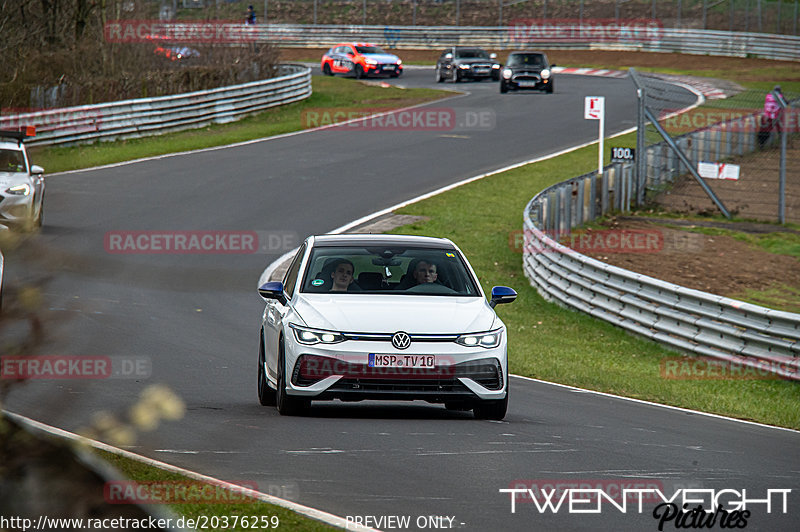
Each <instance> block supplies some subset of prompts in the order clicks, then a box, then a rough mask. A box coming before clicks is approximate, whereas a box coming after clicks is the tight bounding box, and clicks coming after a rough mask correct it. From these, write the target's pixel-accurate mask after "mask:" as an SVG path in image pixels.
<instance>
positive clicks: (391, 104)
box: [29, 76, 452, 173]
mask: <svg viewBox="0 0 800 532" xmlns="http://www.w3.org/2000/svg"><path fill="white" fill-rule="evenodd" d="M312 90H313V94H312V95H311V96H310V97H309V98H307V99H306V100H303V101H302V102H297V103H293V104H289V105H285V106H281V107H276V108H272V109H268V110H266V111H264V112H262V113H259V114H257V115H254V116H251V117H248V118H245V119H243V120H240V121H238V122H234V123H230V124H214V125H210V126H207V127H204V128H199V129H192V130H188V131H182V132H178V133H169V134H166V135H159V136H156V137H146V138H141V139H129V140H122V141H118V142H101V143H96V144H91V145H81V146H72V147H57V146H40V147H33V148H31V149H30V150H29V153H30V154H31V159H32V160H33V161H34V162H35V164H38V165H39V166H42V167H44V168H45V170H47V173H53V172H63V171H66V170H76V169H79V168H91V167H93V166H102V165H105V164H112V163H117V162H122V161H130V160H133V159H140V158H143V157H153V156H157V155H164V154H168V153H178V152H183V151H190V150H198V149H202V148H210V147H212V146H224V145H226V144H233V143H236V142H243V141H247V140H253V139H259V138H265V137H271V136H274V135H281V134H284V133H291V132H293V131H300V130H302V129H307V128H309V127H313V126H314V125H315V124H318V125H325V123H326V122H325V119H326V117H325V116H322V117H321V118H320V117H319V116H318V114H317V115H314V114H313V113H316V112H318V111H322V110H327V111H331V112H334V111H345V112H362V113H363V112H368V111H369V110H375V109H380V110H385V109H389V108H401V107H409V106H412V105H417V104H420V103H424V102H428V101H433V100H437V99H440V98H443V97H446V96H450V95H451V94H452V93H450V92H445V91H440V90H434V89H400V88H395V87H381V86H380V85H378V84H375V83H370V84H367V83H361V82H358V81H356V80H352V79H345V78H328V77H321V76H313V77H312ZM309 113H312V114H309ZM327 123H329V122H327Z"/></svg>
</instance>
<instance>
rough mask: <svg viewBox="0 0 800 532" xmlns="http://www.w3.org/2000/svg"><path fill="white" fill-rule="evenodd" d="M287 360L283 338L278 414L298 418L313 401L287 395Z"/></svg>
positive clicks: (280, 358)
mask: <svg viewBox="0 0 800 532" xmlns="http://www.w3.org/2000/svg"><path fill="white" fill-rule="evenodd" d="M285 358H286V357H285V356H284V347H283V338H281V343H280V347H279V348H278V393H277V400H276V402H277V407H278V412H279V413H280V415H282V416H297V415H300V414H302V413H303V412H304V410H305V409H306V408H308V407H309V406H311V401H309V400H308V399H300V398H297V397H292V396H291V395H288V394H287V393H286V360H285Z"/></svg>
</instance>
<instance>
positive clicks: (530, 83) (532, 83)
mask: <svg viewBox="0 0 800 532" xmlns="http://www.w3.org/2000/svg"><path fill="white" fill-rule="evenodd" d="M552 79H553V77H552V76H550V77H549V78H548V79H542V78H541V77H539V76H525V77H522V76H520V77H517V76H512V78H511V79H510V80H506V82H505V83H506V86H507V87H508V88H509V89H512V90H545V89H547V87H548V86H549V85H550V81H551V80H552Z"/></svg>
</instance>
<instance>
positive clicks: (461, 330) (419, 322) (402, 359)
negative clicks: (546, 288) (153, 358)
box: [258, 235, 517, 419]
mask: <svg viewBox="0 0 800 532" xmlns="http://www.w3.org/2000/svg"><path fill="white" fill-rule="evenodd" d="M258 292H259V294H260V295H261V297H263V298H264V299H265V300H266V308H265V309H264V313H263V315H262V318H261V338H260V342H259V357H258V397H259V401H260V402H261V404H262V405H265V406H271V405H277V407H278V411H279V412H280V413H281V414H284V415H287V414H288V415H293V414H299V413H301V412H302V411H303V410H305V409H306V408H308V406H309V405H310V403H311V401H312V400H315V401H321V400H333V399H340V400H342V401H360V400H363V399H381V400H414V399H422V400H425V401H428V402H431V403H444V405H445V406H446V407H447V408H450V409H458V410H468V409H472V410H473V411H474V414H475V416H476V417H478V418H485V419H502V418H503V417H504V416H505V414H506V409H507V407H508V357H507V347H506V346H507V344H506V341H507V337H506V328H505V326H504V325H503V322H502V321H500V318H498V317H497V315H496V314H495V312H494V307H495V305H497V304H499V303H510V302H512V301H514V299H516V297H517V294H516V292H515V291H514V290H512V289H511V288H508V287H505V286H496V287H494V288H493V289H492V294H491V299H490V301H487V300H486V297H485V295H484V293H483V291H482V289H481V286H480V283H478V280H477V277H476V275H475V272H474V271H473V270H472V267H471V266H470V265H469V263H468V262H467V259H466V258H465V257H464V255H463V253H461V250H459V249H458V247H457V246H456V245H455V244H453V243H452V242H451V241H450V240H446V239H439V238H429V237H417V236H397V235H325V236H312V237H309V238H308V239H306V241H305V242H304V243H303V245H302V246H300V249H299V250H298V251H297V254H296V255H295V257H294V259H293V260H292V262H291V265H290V266H289V269H288V270H287V272H286V275H285V276H284V278H283V282H277V281H273V282H267V283H265V284H264V285H262V286H261V287H259V290H258Z"/></svg>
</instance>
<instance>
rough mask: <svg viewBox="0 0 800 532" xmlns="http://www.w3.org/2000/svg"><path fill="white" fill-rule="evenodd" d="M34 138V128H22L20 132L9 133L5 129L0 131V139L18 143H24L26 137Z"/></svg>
mask: <svg viewBox="0 0 800 532" xmlns="http://www.w3.org/2000/svg"><path fill="white" fill-rule="evenodd" d="M35 136H36V128H35V127H34V126H23V128H22V131H10V130H7V129H0V138H6V139H14V140H16V141H17V142H19V143H22V142H25V139H26V138H28V137H35Z"/></svg>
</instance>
